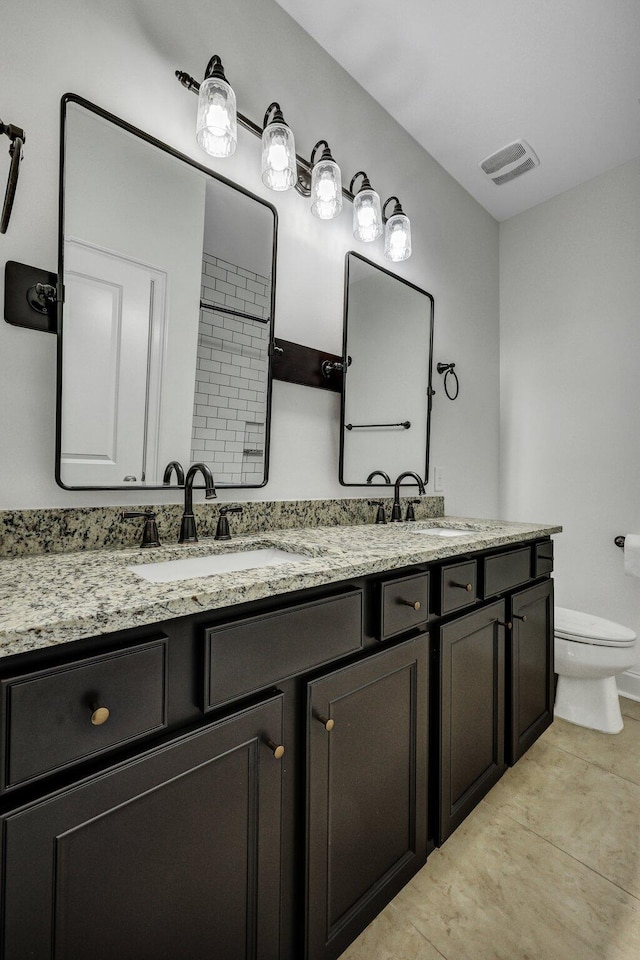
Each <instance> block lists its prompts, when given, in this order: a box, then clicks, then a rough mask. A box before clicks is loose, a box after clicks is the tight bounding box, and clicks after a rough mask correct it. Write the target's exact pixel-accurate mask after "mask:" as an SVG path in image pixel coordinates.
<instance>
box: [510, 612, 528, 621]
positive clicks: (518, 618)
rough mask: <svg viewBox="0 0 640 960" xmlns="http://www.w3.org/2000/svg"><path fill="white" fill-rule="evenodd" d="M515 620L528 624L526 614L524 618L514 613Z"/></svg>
mask: <svg viewBox="0 0 640 960" xmlns="http://www.w3.org/2000/svg"><path fill="white" fill-rule="evenodd" d="M513 619H514V620H522V622H523V623H526V622H527V615H526V613H525V614H524V615H523V616H522V617H519V616H518V614H517V613H514V614H513Z"/></svg>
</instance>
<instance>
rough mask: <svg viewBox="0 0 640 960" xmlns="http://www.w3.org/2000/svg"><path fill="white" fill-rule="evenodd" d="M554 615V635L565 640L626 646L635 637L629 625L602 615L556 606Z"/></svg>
mask: <svg viewBox="0 0 640 960" xmlns="http://www.w3.org/2000/svg"><path fill="white" fill-rule="evenodd" d="M554 616H555V635H556V636H557V637H563V638H564V639H565V640H575V641H577V642H579V643H592V644H595V645H596V646H598V645H602V646H612V647H628V646H630V645H631V644H632V643H633V642H634V641H635V639H636V635H635V633H634V632H633V630H630V629H629V627H623V626H622V625H621V624H619V623H614V622H613V621H612V620H605V619H604V618H603V617H594V616H593V614H591V613H581V612H580V611H579V610H567V609H566V608H565V607H556V608H555V611H554Z"/></svg>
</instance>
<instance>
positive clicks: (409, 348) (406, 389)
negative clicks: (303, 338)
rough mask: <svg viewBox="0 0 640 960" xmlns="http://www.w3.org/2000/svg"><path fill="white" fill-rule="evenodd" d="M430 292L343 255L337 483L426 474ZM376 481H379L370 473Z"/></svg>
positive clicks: (354, 256)
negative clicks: (381, 474)
mask: <svg viewBox="0 0 640 960" xmlns="http://www.w3.org/2000/svg"><path fill="white" fill-rule="evenodd" d="M432 354H433V297H432V296H431V294H430V293H427V292H426V290H421V289H420V287H416V286H415V285H414V284H412V283H409V281H408V280H404V279H402V277H398V276H396V275H395V274H393V273H390V272H389V271H388V270H384V269H383V268H382V267H379V266H377V265H376V264H375V263H372V262H371V261H370V260H366V259H365V258H364V257H362V256H360V254H357V253H353V252H350V253H348V254H347V258H346V266H345V298H344V344H343V354H342V355H343V357H345V358H347V366H346V369H345V373H344V380H343V388H342V435H341V443H340V483H342V484H343V485H344V486H362V485H363V484H365V483H366V480H367V477H368V476H369V474H370V473H371V472H372V471H373V470H381V471H384V472H385V473H386V474H387V475H388V476H389V477H390V479H391V481H392V482H393V481H394V480H395V478H396V477H397V476H398V475H399V474H400V473H403V472H404V471H405V470H413V471H414V472H415V473H417V474H419V475H420V476H421V477H423V478H424V480H425V482H427V480H428V478H429V431H430V422H431V389H432V388H431V366H432ZM373 482H374V483H375V484H381V483H384V480H383V479H382V478H381V477H376V478H375V480H374V481H373Z"/></svg>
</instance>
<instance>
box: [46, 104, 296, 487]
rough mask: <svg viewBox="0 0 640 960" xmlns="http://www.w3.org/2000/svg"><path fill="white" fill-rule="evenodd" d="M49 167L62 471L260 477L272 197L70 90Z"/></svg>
mask: <svg viewBox="0 0 640 960" xmlns="http://www.w3.org/2000/svg"><path fill="white" fill-rule="evenodd" d="M60 178H61V179H60V234H59V269H58V276H59V278H60V279H61V280H62V281H63V283H64V290H65V296H64V303H63V304H60V305H59V316H58V396H57V444H56V447H57V458H56V480H57V482H58V483H59V484H60V486H62V487H65V488H66V489H84V490H88V489H130V488H143V489H154V488H157V487H162V485H163V473H164V468H165V466H166V465H167V463H169V461H172V460H178V461H179V462H180V463H182V465H183V467H184V468H185V471H186V469H187V468H188V466H189V464H191V463H194V462H205V463H207V464H208V465H209V467H210V468H211V471H212V473H213V476H214V479H215V481H216V485H217V486H219V487H231V488H237V487H260V486H264V484H265V483H266V482H267V478H268V465H269V436H270V415H271V353H272V351H271V349H270V347H271V342H272V340H273V315H274V304H275V271H276V252H277V213H276V210H275V208H274V207H273V206H272V205H271V204H269V203H267V202H266V201H264V200H262V199H260V198H259V197H256V196H254V195H253V194H251V193H249V192H248V191H247V190H244V189H243V188H242V187H239V186H238V185H236V184H234V183H232V182H231V181H229V180H227V179H225V178H224V177H221V176H219V175H218V174H214V173H213V172H212V171H211V170H208V169H207V168H206V167H204V166H201V165H199V164H198V163H196V162H194V161H193V160H191V159H189V158H188V157H185V156H183V155H182V154H180V153H178V152H177V151H175V150H173V149H172V148H171V147H168V146H167V145H166V144H164V143H161V142H160V141H158V140H156V139H155V138H153V137H151V136H149V135H148V134H146V133H144V132H143V131H141V130H139V129H137V128H135V127H133V126H131V125H130V124H128V123H126V122H125V121H123V120H121V119H120V118H118V117H115V116H113V115H112V114H110V113H108V112H106V111H105V110H102V109H101V108H100V107H97V106H96V105H95V104H91V103H89V102H88V101H86V100H84V99H82V98H81V97H78V96H76V95H74V94H66V95H65V96H64V97H63V98H62V133H61V173H60Z"/></svg>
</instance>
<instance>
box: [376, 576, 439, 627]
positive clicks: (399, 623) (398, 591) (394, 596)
mask: <svg viewBox="0 0 640 960" xmlns="http://www.w3.org/2000/svg"><path fill="white" fill-rule="evenodd" d="M428 619H429V573H413V574H411V576H409V577H401V578H399V579H397V580H388V581H387V582H386V583H383V584H382V590H381V611H380V639H381V640H386V639H387V638H388V637H395V636H396V635H397V634H399V633H404V632H405V630H411V629H413V627H417V626H420V624H422V623H426V621H427V620H428Z"/></svg>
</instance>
